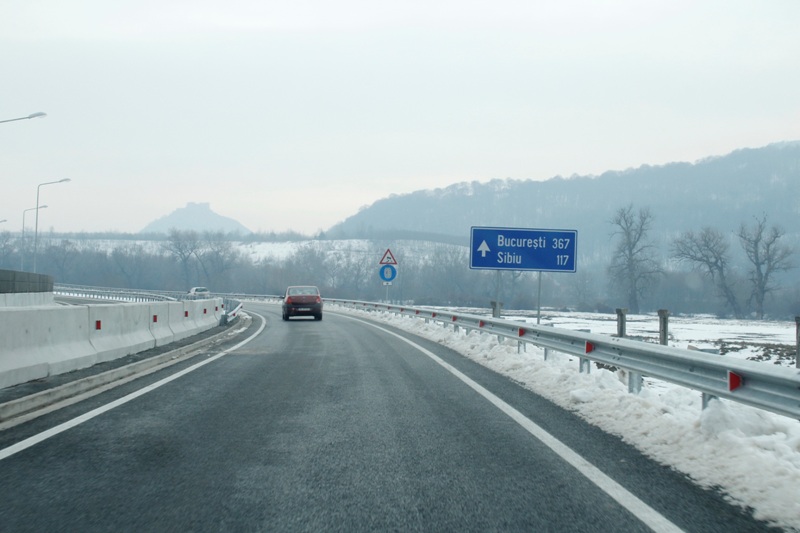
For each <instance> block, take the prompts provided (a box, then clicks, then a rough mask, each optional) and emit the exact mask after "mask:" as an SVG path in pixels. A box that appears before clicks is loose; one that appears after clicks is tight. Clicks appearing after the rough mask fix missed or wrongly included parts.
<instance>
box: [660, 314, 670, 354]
mask: <svg viewBox="0 0 800 533" xmlns="http://www.w3.org/2000/svg"><path fill="white" fill-rule="evenodd" d="M668 341H669V311H668V310H667V309H659V310H658V342H659V344H662V345H664V346H666V345H667V344H668Z"/></svg>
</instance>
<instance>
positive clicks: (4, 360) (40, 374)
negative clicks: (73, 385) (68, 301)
mask: <svg viewBox="0 0 800 533" xmlns="http://www.w3.org/2000/svg"><path fill="white" fill-rule="evenodd" d="M88 325H89V309H88V307H86V306H58V307H55V306H54V307H25V308H0V387H9V386H11V385H16V384H18V383H25V382H26V381H31V380H34V379H41V378H44V377H47V376H49V375H51V374H59V373H62V372H69V371H72V370H77V369H79V368H85V367H88V366H92V365H93V364H95V363H96V362H97V350H96V349H95V348H94V346H92V344H91V343H90V342H89V331H88Z"/></svg>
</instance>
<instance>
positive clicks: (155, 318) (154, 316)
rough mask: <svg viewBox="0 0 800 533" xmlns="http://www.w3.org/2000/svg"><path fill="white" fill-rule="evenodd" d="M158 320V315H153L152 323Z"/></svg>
mask: <svg viewBox="0 0 800 533" xmlns="http://www.w3.org/2000/svg"><path fill="white" fill-rule="evenodd" d="M156 322H158V315H153V323H154V324H155V323H156Z"/></svg>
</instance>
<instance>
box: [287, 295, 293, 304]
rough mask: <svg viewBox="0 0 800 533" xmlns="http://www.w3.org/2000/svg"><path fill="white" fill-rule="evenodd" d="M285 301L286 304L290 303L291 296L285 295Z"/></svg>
mask: <svg viewBox="0 0 800 533" xmlns="http://www.w3.org/2000/svg"><path fill="white" fill-rule="evenodd" d="M286 303H287V304H290V303H292V297H291V296H287V297H286Z"/></svg>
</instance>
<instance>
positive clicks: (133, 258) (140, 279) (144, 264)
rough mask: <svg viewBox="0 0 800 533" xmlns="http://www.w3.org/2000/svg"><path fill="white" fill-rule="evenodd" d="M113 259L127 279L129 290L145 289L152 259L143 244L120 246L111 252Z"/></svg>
mask: <svg viewBox="0 0 800 533" xmlns="http://www.w3.org/2000/svg"><path fill="white" fill-rule="evenodd" d="M111 259H112V260H113V262H114V265H115V266H116V267H117V269H118V270H119V272H120V273H121V274H122V276H123V277H124V278H125V283H126V286H127V287H128V288H144V278H145V274H146V272H147V270H148V268H150V267H151V258H150V257H149V256H148V255H147V254H146V253H145V251H144V247H143V246H142V245H141V244H133V245H130V246H118V247H116V248H114V249H113V250H112V251H111Z"/></svg>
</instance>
